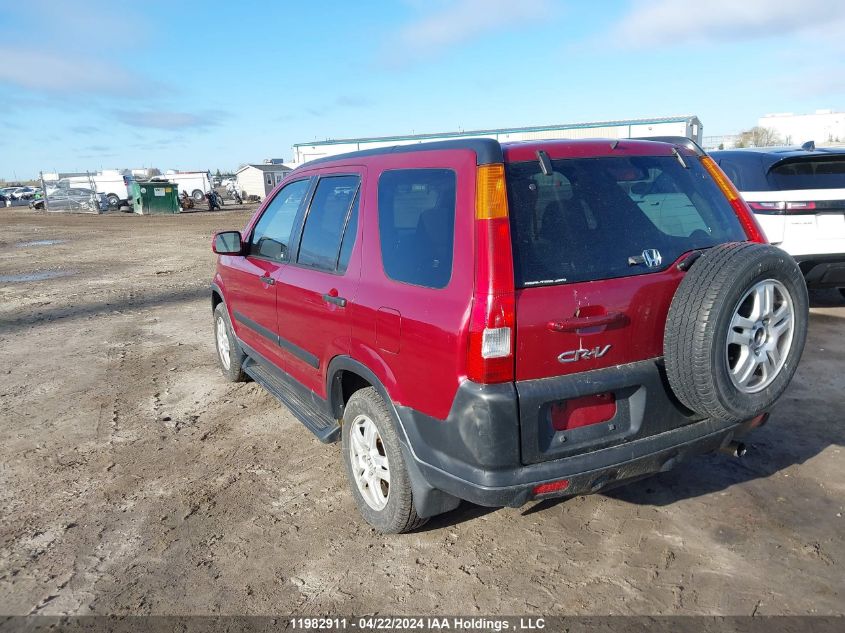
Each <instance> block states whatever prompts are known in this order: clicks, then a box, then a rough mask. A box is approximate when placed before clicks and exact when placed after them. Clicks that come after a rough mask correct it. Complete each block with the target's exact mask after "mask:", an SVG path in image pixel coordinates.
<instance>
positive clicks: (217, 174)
mask: <svg viewBox="0 0 845 633" xmlns="http://www.w3.org/2000/svg"><path fill="white" fill-rule="evenodd" d="M214 175H215V176H217V177H218V178H220V168H219V167H218V168H217V173H216V174H214Z"/></svg>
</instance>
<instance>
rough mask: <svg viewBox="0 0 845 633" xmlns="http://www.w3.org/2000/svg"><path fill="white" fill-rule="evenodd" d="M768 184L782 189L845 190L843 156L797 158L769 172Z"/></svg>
mask: <svg viewBox="0 0 845 633" xmlns="http://www.w3.org/2000/svg"><path fill="white" fill-rule="evenodd" d="M769 183H770V184H771V185H772V187H773V188H774V189H776V190H778V191H780V190H783V189H845V156H836V157H819V158H797V159H788V160H785V161H781V162H780V163H777V164H776V165H775V166H774V167H772V168H771V169H770V170H769Z"/></svg>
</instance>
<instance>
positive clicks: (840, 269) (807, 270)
mask: <svg viewBox="0 0 845 633" xmlns="http://www.w3.org/2000/svg"><path fill="white" fill-rule="evenodd" d="M794 257H795V261H796V262H798V266H799V268H801V272H802V273H804V279H805V280H806V281H807V286H808V287H810V288H845V253H838V254H834V255H795V256H794Z"/></svg>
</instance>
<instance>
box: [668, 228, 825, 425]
mask: <svg viewBox="0 0 845 633" xmlns="http://www.w3.org/2000/svg"><path fill="white" fill-rule="evenodd" d="M808 306H809V302H808V298H807V286H806V284H805V282H804V277H803V275H802V274H801V270H800V269H799V268H798V266H797V264H796V263H795V260H793V259H792V257H790V256H789V255H788V254H787V253H786V252H784V251H782V250H781V249H779V248H775V247H774V246H769V245H768V244H755V243H748V242H740V243H732V244H722V245H720V246H716V247H713V248H711V249H709V250H707V251H706V252H705V253H704V254H703V255H702V256H701V257H700V258H699V260H698V261H697V262H696V263H695V265H694V266H693V267H692V268H691V269H690V271H689V272H688V273H687V275H686V276H685V277H684V279H683V281H681V284H680V286H679V287H678V290H677V292H676V293H675V296H674V298H673V299H672V304H671V306H670V307H669V315H668V317H667V319H666V330H665V335H664V338H663V354H664V357H665V363H666V373H667V376H668V378H669V384H670V386H671V387H672V391H673V392H674V393H675V395H676V396H677V398H678V400H680V401H681V402H682V403H683V404H684V405H685V406H687V407H688V408H689V409H691V410H692V411H694V412H696V413H699V414H701V415H706V416H707V417H711V418H718V419H722V420H728V421H732V422H740V421H742V420H747V419H749V418H752V417H754V416H755V415H758V414H760V413H762V412H764V411H766V410H767V409H768V408H769V407H771V406H772V404H774V402H775V401H776V400H777V399H778V398H779V397H780V396H781V394H783V392H784V390H785V389H786V387H787V385H788V384H789V381H790V380H791V379H792V376H793V375H794V374H795V369H796V368H797V367H798V361H799V360H800V358H801V353H802V352H803V351H804V342H805V340H806V338H807V319H808V310H809V308H808Z"/></svg>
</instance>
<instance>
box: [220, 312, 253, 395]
mask: <svg viewBox="0 0 845 633" xmlns="http://www.w3.org/2000/svg"><path fill="white" fill-rule="evenodd" d="M213 332H214V350H215V352H216V353H215V354H214V355H215V356H216V357H217V366H218V367H220V371H222V372H223V375H224V376H226V380H228V381H229V382H246V379H247V377H246V374H245V373H244V370H243V361H244V358H245V355H244V353H243V352H242V351H241V348H240V345H238V341H237V339H236V338H235V334H234V332H233V330H232V322H231V321H230V320H229V312H228V311H227V310H226V305H225V304H224V303H218V304H217V307H216V308H214V328H213ZM224 336H225V341H226V343H225V344H222V345H221V337H224ZM227 361H228V362H227Z"/></svg>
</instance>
